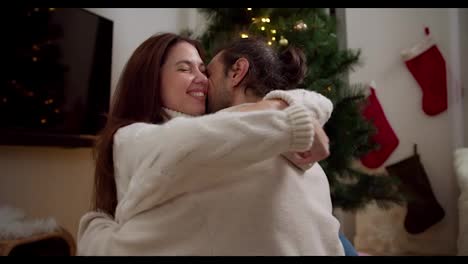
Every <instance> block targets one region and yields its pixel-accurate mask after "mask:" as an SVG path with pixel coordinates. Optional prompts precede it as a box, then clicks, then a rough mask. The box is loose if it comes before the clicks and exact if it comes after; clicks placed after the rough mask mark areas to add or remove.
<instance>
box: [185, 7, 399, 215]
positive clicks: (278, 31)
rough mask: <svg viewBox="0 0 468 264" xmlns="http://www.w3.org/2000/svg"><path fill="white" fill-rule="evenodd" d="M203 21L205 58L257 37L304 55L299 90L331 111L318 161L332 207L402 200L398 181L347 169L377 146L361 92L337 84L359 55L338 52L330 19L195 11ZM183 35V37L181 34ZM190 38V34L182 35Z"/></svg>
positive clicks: (321, 13) (320, 12)
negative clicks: (317, 96)
mask: <svg viewBox="0 0 468 264" xmlns="http://www.w3.org/2000/svg"><path fill="white" fill-rule="evenodd" d="M199 11H200V12H202V13H203V14H204V15H205V16H206V18H207V21H208V22H207V23H208V24H207V27H206V31H205V32H204V33H203V34H202V35H201V36H198V38H199V40H200V41H201V42H202V43H203V45H204V47H205V49H206V50H207V55H208V59H210V58H211V57H212V56H213V55H214V54H213V52H215V49H216V48H217V47H219V45H221V44H223V43H226V42H228V41H229V40H232V39H235V38H248V37H252V36H256V37H262V38H264V39H265V41H266V42H267V43H268V44H269V45H271V46H272V47H273V48H275V49H278V50H281V49H283V48H285V47H287V46H288V45H295V46H297V47H300V48H302V49H303V50H304V52H305V54H306V57H307V64H308V73H307V76H306V78H305V80H304V82H303V86H302V87H304V88H305V89H308V90H312V91H316V92H319V93H321V94H323V95H324V96H326V97H328V98H329V99H330V100H331V101H332V102H333V104H334V111H333V114H332V116H331V118H330V120H329V121H328V122H327V124H326V126H325V132H326V133H327V135H328V136H329V139H330V153H331V154H330V156H329V157H328V158H327V159H326V160H323V161H321V162H320V165H321V166H322V168H323V169H324V171H325V173H326V174H327V177H328V179H329V182H330V185H331V194H332V202H333V206H334V207H335V208H341V209H342V210H344V211H355V210H357V209H360V208H363V207H364V206H365V205H366V204H368V203H369V202H371V201H375V202H377V205H379V206H381V207H388V206H390V205H392V204H394V203H398V204H399V203H401V202H403V201H404V197H403V195H402V194H401V193H400V192H399V191H398V190H399V188H398V184H399V181H398V179H397V178H396V177H393V176H391V175H390V176H387V175H370V174H367V173H365V172H363V171H359V170H358V169H356V168H354V167H353V166H352V165H351V164H352V161H353V160H354V159H359V158H360V157H361V156H362V155H364V154H366V153H368V152H369V151H371V150H373V149H375V148H377V147H378V145H377V144H375V143H372V142H371V140H369V139H370V138H371V136H372V135H373V133H375V131H376V130H375V127H373V125H372V123H370V122H369V121H368V120H366V119H365V118H364V117H363V116H362V112H361V110H362V107H363V105H364V104H365V101H366V96H365V87H364V86H363V85H360V84H354V85H348V84H347V83H346V82H345V81H344V80H343V79H344V78H343V77H344V76H346V74H347V73H349V72H350V71H351V70H353V66H355V65H356V64H358V63H359V55H360V52H359V50H357V51H354V50H340V49H339V48H338V40H337V36H336V17H335V16H332V15H329V14H328V13H327V12H326V9H313V8H200V9H199ZM186 33H187V32H186ZM188 33H190V32H188Z"/></svg>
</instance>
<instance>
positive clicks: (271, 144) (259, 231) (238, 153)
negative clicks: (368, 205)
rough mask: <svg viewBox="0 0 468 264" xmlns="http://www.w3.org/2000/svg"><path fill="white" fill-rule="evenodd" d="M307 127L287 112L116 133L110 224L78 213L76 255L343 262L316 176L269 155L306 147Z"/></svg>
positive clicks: (322, 183) (305, 118) (301, 115)
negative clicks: (275, 257)
mask: <svg viewBox="0 0 468 264" xmlns="http://www.w3.org/2000/svg"><path fill="white" fill-rule="evenodd" d="M172 114H173V113H172ZM311 121H312V119H311V116H310V115H309V114H308V113H307V111H306V110H305V108H303V107H302V106H299V105H295V106H290V107H288V108H286V109H285V110H284V111H257V112H229V111H224V112H222V113H216V114H212V115H206V116H202V117H197V118H186V117H177V118H173V119H172V120H170V121H168V122H167V123H165V124H163V125H152V124H143V123H136V124H132V125H129V126H127V127H123V128H121V129H119V130H118V131H117V133H116V134H115V137H114V166H115V177H116V182H117V192H118V206H117V209H116V215H115V219H113V218H111V217H109V216H108V215H106V214H104V213H100V212H88V213H86V214H85V215H84V216H83V217H82V218H81V221H80V225H79V231H78V254H80V255H344V251H343V248H342V245H341V242H340V241H339V237H338V229H339V222H338V221H337V219H336V218H335V217H334V216H333V215H332V205H331V200H330V191H329V185H328V181H327V178H326V176H325V174H324V172H323V170H322V169H321V168H320V167H319V166H318V165H315V166H314V167H312V168H311V169H310V170H308V171H307V172H305V173H304V172H303V171H300V170H298V169H297V168H296V167H294V166H291V165H290V164H289V163H288V161H287V160H286V159H285V158H283V157H282V156H280V155H279V154H280V153H283V152H287V151H304V150H307V149H309V148H310V147H311V144H312V140H313V126H312V123H311Z"/></svg>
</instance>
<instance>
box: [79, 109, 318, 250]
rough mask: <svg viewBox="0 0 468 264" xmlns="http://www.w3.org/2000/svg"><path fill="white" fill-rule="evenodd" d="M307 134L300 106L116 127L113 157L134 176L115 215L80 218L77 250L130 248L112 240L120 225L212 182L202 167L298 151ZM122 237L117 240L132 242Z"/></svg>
mask: <svg viewBox="0 0 468 264" xmlns="http://www.w3.org/2000/svg"><path fill="white" fill-rule="evenodd" d="M313 135H314V131H313V125H312V117H311V116H310V114H309V113H308V112H307V110H306V109H305V108H304V107H302V106H299V105H296V106H291V107H288V108H286V109H285V110H284V111H256V112H223V113H216V114H212V115H206V116H202V117H198V118H183V117H180V118H174V119H172V120H171V121H169V122H167V123H165V124H163V125H151V124H143V123H136V124H132V125H130V126H127V127H124V128H121V129H119V130H118V132H117V133H116V135H115V137H114V163H115V166H116V168H117V169H119V170H121V171H123V172H125V171H127V172H131V173H133V174H132V175H131V179H130V180H129V181H128V182H129V184H128V186H126V190H124V195H123V197H122V199H121V200H120V201H119V204H118V206H117V209H116V215H115V218H114V219H112V218H111V217H110V216H108V215H106V214H103V213H100V212H88V213H86V214H85V215H84V216H83V217H82V218H81V220H80V224H79V230H78V235H77V240H78V254H79V255H114V254H132V252H130V251H131V250H130V249H128V248H127V247H126V246H125V247H123V248H122V247H120V246H117V245H121V244H122V243H123V242H122V241H127V242H128V240H129V239H130V240H131V238H128V237H127V235H124V234H120V231H119V230H120V227H121V225H123V224H125V223H126V222H127V221H128V220H129V219H131V218H132V217H133V216H134V215H136V214H138V213H139V212H142V211H144V210H147V209H149V208H152V207H154V206H156V205H158V204H160V203H163V202H164V201H167V200H168V199H170V198H173V197H175V196H177V195H179V194H182V193H185V192H189V191H191V190H196V189H198V188H203V187H204V186H207V185H209V184H210V183H212V182H215V181H216V180H217V179H213V178H207V175H211V177H212V175H218V176H217V177H223V174H222V173H215V174H213V173H208V171H207V170H219V169H220V168H222V169H224V170H235V169H236V168H237V166H248V165H249V164H252V163H255V162H259V161H262V160H264V159H267V158H269V157H272V156H274V155H278V154H280V153H282V152H285V151H304V150H307V149H309V148H310V147H311V145H312V143H313V142H312V141H313ZM116 181H121V179H120V180H119V179H116ZM129 224H131V223H130V222H129ZM127 242H125V243H123V244H125V245H131V243H130V242H129V243H130V244H129V243H127ZM129 250H130V251H129ZM124 252H125V253H124Z"/></svg>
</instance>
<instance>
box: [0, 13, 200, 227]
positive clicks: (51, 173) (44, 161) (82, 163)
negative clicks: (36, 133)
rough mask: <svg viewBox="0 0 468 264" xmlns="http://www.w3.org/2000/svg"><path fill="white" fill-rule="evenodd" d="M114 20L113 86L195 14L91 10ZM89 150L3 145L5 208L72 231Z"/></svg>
mask: <svg viewBox="0 0 468 264" xmlns="http://www.w3.org/2000/svg"><path fill="white" fill-rule="evenodd" d="M86 9H87V10H88V11H91V12H94V13H96V14H98V15H102V16H104V17H106V18H109V19H111V20H113V21H114V42H113V51H112V61H113V64H112V87H115V84H116V83H117V80H118V76H119V74H120V72H121V70H122V68H123V66H124V64H125V62H126V60H127V59H128V58H129V56H130V54H131V53H132V52H133V50H134V49H135V48H136V47H137V45H138V44H140V43H141V42H143V41H144V40H145V39H146V38H148V37H149V36H151V35H152V34H154V33H157V32H160V31H170V32H175V33H177V32H178V31H179V30H180V29H182V28H184V27H185V26H187V23H190V22H193V19H196V17H194V16H193V12H192V13H191V14H192V15H190V16H187V14H189V12H191V11H193V10H187V9H177V8H159V9H156V8H150V9H146V8H145V9H140V8H86ZM93 166H94V163H93V160H92V157H91V149H90V148H77V149H64V148H55V147H19V146H18V147H16V146H0V168H1V173H0V206H2V205H5V204H7V205H11V206H15V207H19V208H22V209H23V210H25V211H26V213H27V214H28V215H30V216H31V217H49V216H52V217H55V218H56V219H57V221H58V222H59V223H60V224H61V225H63V226H64V227H65V228H67V229H68V230H69V231H70V232H72V234H73V235H75V234H76V231H77V227H78V221H79V218H80V216H81V215H82V214H83V213H84V212H85V211H86V210H87V209H88V208H89V201H90V196H91V190H92V181H93V169H94V168H93Z"/></svg>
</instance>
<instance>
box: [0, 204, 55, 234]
mask: <svg viewBox="0 0 468 264" xmlns="http://www.w3.org/2000/svg"><path fill="white" fill-rule="evenodd" d="M58 228H59V225H58V224H57V222H56V221H55V219H53V218H50V217H49V218H45V219H33V220H31V219H27V218H26V214H25V213H24V212H23V211H22V210H21V209H18V208H13V207H10V206H1V207H0V240H10V239H20V238H25V237H29V236H32V235H37V234H43V233H49V232H53V231H55V230H57V229H58Z"/></svg>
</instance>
